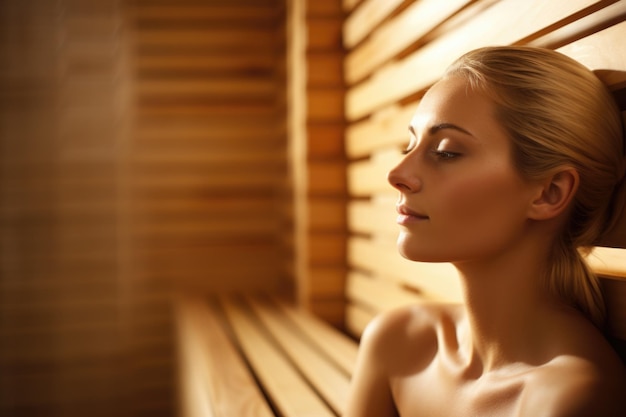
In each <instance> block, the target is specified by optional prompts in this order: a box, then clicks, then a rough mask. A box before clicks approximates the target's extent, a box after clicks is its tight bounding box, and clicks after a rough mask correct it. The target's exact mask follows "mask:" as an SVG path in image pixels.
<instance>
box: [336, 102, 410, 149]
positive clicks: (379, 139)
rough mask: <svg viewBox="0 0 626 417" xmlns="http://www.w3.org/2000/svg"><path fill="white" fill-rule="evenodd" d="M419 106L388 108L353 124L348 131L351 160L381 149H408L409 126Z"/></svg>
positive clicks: (347, 138) (347, 144) (348, 147)
mask: <svg viewBox="0 0 626 417" xmlns="http://www.w3.org/2000/svg"><path fill="white" fill-rule="evenodd" d="M416 108H417V105H415V104H409V105H407V106H404V107H400V106H397V105H390V106H387V107H385V108H383V109H381V110H380V111H378V112H376V113H375V114H374V115H372V117H370V118H368V119H365V120H363V121H360V122H357V123H353V124H351V125H350V126H348V128H347V129H346V152H347V154H348V156H349V157H351V158H360V157H363V156H366V155H369V154H370V153H373V152H374V151H375V150H376V149H379V148H381V147H389V146H393V145H397V147H398V148H402V149H403V150H404V149H406V146H407V145H408V143H409V124H410V123H411V119H412V118H413V114H414V113H415V110H416Z"/></svg>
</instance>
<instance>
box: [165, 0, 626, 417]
mask: <svg viewBox="0 0 626 417" xmlns="http://www.w3.org/2000/svg"><path fill="white" fill-rule="evenodd" d="M344 6H345V8H346V11H347V12H348V15H347V18H346V21H345V24H344V41H345V46H346V50H347V54H346V58H345V66H344V68H345V80H346V84H347V92H346V110H345V111H346V119H347V127H346V133H345V146H346V153H347V156H348V167H347V175H348V183H349V184H348V187H349V195H348V196H347V197H348V200H349V201H348V205H347V211H348V232H349V233H348V238H347V242H346V246H347V264H348V271H347V274H346V282H345V285H343V288H344V296H345V300H346V306H345V330H344V331H339V330H337V329H335V328H333V327H331V326H329V325H328V324H326V323H325V322H323V321H321V320H320V319H318V318H316V317H314V316H312V315H311V314H310V313H308V312H306V311H304V309H303V307H302V306H295V305H292V304H289V303H287V302H285V301H282V300H279V299H277V298H276V297H273V296H268V295H263V296H259V295H249V294H248V295H240V296H235V295H229V296H216V297H214V298H210V299H207V298H205V297H200V296H195V297H183V298H181V300H180V302H179V303H178V304H177V323H178V331H179V335H178V340H179V342H180V343H179V345H180V364H181V366H180V369H181V373H180V381H181V404H182V406H183V409H182V410H181V415H182V416H196V415H197V416H216V417H217V416H238V417H245V416H272V415H278V416H283V417H302V416H339V415H341V414H342V411H343V409H344V407H345V404H346V396H347V392H348V387H349V381H350V376H351V374H352V370H353V367H354V363H355V359H356V351H357V341H358V339H359V337H360V335H361V334H362V332H363V330H364V328H365V326H366V325H367V323H369V322H370V320H371V319H372V318H373V317H374V316H376V315H377V314H379V313H380V312H383V311H386V310H389V309H392V308H396V307H398V306H401V305H406V304H411V303H420V302H423V301H431V300H442V301H459V300H460V290H459V287H458V283H457V279H456V272H455V270H454V268H453V267H452V266H451V265H448V264H422V263H415V262H409V261H406V260H404V259H403V258H401V257H400V256H399V255H398V254H397V250H396V247H395V243H394V241H395V236H396V234H397V226H396V225H395V224H394V223H393V220H392V218H393V215H392V214H390V213H393V201H394V200H395V197H396V196H395V192H394V191H393V190H392V189H391V187H389V186H388V184H387V183H386V179H385V178H386V172H387V171H388V170H389V168H390V167H391V166H392V165H393V164H394V163H395V161H397V159H398V158H399V157H400V147H402V146H405V145H406V140H407V124H408V121H409V120H410V118H411V115H412V113H413V111H414V109H415V106H416V104H417V101H418V100H419V97H420V96H421V94H423V92H424V91H425V89H427V88H428V87H429V86H430V85H431V84H432V83H433V82H434V81H435V80H436V79H437V78H438V77H439V75H440V74H441V72H442V71H443V69H444V68H445V67H446V66H447V65H448V64H449V63H450V62H451V60H453V59H454V58H456V57H457V56H458V55H460V54H461V53H463V52H465V51H467V50H470V49H474V48H476V47H480V46H484V45H489V44H529V45H535V46H544V47H550V48H553V49H558V50H560V51H561V52H563V53H565V54H567V55H569V56H572V57H573V58H575V59H577V60H579V61H580V62H582V63H583V64H585V65H587V66H588V67H589V68H591V69H593V70H597V73H598V75H599V76H600V77H601V78H602V79H603V81H604V82H605V83H606V84H607V85H608V86H609V88H610V89H611V90H612V91H613V92H614V93H615V95H616V97H617V98H618V101H619V102H620V106H621V108H622V110H623V111H626V99H625V97H626V45H624V43H623V39H625V38H626V2H624V1H620V2H612V1H594V0H571V1H570V0H563V1H551V2H544V1H542V0H529V1H517V0H501V1H499V2H495V1H490V0H479V1H465V0H455V1H449V2H441V1H439V0H420V1H414V2H411V1H397V0H393V1H390V0H363V1H353V0H344ZM625 120H626V117H625ZM622 219H623V221H622V222H621V224H620V226H619V227H618V229H617V232H615V233H614V234H613V235H612V236H611V238H610V239H609V240H607V241H605V242H602V245H603V246H599V247H597V248H596V249H595V250H594V252H593V253H592V254H591V256H590V257H589V262H590V264H591V266H592V268H593V269H594V270H595V271H596V272H597V273H598V274H599V275H600V276H601V278H602V285H603V287H604V290H605V296H606V302H607V307H608V316H609V329H610V333H611V336H612V338H613V342H614V345H615V346H616V349H617V350H618V352H619V353H620V354H621V355H622V357H623V358H625V359H626V213H624V214H623V215H622ZM625 394H626V393H625ZM625 398H626V395H625Z"/></svg>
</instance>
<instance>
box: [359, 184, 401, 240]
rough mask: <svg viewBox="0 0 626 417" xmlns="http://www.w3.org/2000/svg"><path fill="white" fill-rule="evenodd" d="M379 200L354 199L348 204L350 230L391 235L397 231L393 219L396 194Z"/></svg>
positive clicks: (394, 217) (394, 216)
mask: <svg viewBox="0 0 626 417" xmlns="http://www.w3.org/2000/svg"><path fill="white" fill-rule="evenodd" d="M378 200H379V201H363V200H354V201H351V202H350V203H349V204H348V219H349V222H350V223H349V228H350V231H352V232H356V233H367V234H377V235H383V236H390V235H391V236H393V235H396V234H397V233H398V231H399V228H398V225H397V224H396V222H395V220H396V217H397V213H396V210H395V202H396V200H397V198H396V196H392V195H391V194H390V195H389V196H388V197H387V198H380V197H379V198H378Z"/></svg>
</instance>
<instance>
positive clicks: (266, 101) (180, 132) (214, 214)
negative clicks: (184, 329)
mask: <svg viewBox="0 0 626 417" xmlns="http://www.w3.org/2000/svg"><path fill="white" fill-rule="evenodd" d="M130 4H131V8H130V19H131V22H132V23H131V26H132V34H133V75H134V81H135V98H136V101H135V105H136V106H135V116H136V117H135V119H134V121H135V123H134V134H133V140H132V144H131V161H130V169H131V174H132V178H133V179H132V186H131V188H132V191H131V198H132V203H131V204H132V217H131V220H130V221H131V228H132V230H133V246H134V248H135V253H134V258H133V266H134V273H135V274H136V275H137V277H138V278H139V279H141V280H146V281H148V282H156V281H158V282H161V283H163V284H164V285H171V284H174V285H175V286H177V287H181V286H182V287H189V288H194V289H198V290H234V289H251V290H252V289H268V288H271V289H276V288H279V287H280V286H283V285H285V281H287V280H289V279H291V276H290V274H289V270H288V269H287V270H286V269H285V266H284V265H285V260H288V259H289V258H290V248H289V247H288V245H286V244H285V241H286V239H285V235H287V234H288V230H289V223H290V222H291V219H290V217H289V215H288V214H289V213H288V212H287V211H286V210H284V209H283V205H284V203H285V202H286V201H288V198H289V195H288V185H289V184H288V182H287V155H286V126H285V116H284V113H285V102H286V91H285V65H286V64H285V39H284V37H285V36H284V30H285V23H284V13H285V11H284V5H283V4H282V2H281V1H278V0H262V1H252V0H237V1H229V2H217V1H208V0H205V1H163V0H133V1H132V2H131V3H130Z"/></svg>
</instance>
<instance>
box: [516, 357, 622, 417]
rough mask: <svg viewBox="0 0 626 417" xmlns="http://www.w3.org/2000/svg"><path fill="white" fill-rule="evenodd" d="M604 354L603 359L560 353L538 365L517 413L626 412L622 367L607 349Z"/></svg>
mask: <svg viewBox="0 0 626 417" xmlns="http://www.w3.org/2000/svg"><path fill="white" fill-rule="evenodd" d="M607 354H608V356H607V357H603V358H594V357H581V356H571V355H562V356H558V357H556V358H554V359H553V360H552V361H550V362H549V363H547V364H545V365H543V366H541V367H538V368H537V369H536V370H535V371H534V372H533V375H532V377H531V380H532V383H531V384H527V387H528V388H527V391H526V392H525V393H524V397H526V398H525V399H524V401H523V403H524V409H525V410H524V412H522V413H521V415H523V416H526V415H528V416H530V415H532V416H546V417H585V416H596V417H618V416H624V415H626V406H625V401H624V400H625V398H624V394H625V393H626V384H625V379H624V367H623V364H622V363H621V361H619V360H614V358H613V355H612V354H611V353H610V352H607ZM615 359H616V358H615Z"/></svg>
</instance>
